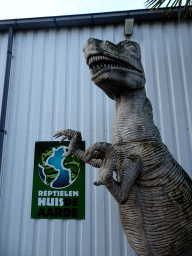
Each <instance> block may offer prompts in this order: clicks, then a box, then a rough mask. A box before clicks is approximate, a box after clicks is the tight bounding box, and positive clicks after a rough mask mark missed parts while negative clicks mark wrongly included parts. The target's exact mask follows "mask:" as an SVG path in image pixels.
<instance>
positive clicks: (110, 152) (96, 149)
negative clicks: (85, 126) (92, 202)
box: [85, 142, 117, 186]
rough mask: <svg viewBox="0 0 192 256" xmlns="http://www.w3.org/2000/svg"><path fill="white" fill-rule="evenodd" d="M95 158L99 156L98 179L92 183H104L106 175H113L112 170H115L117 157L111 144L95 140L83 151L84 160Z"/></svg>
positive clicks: (97, 184) (98, 184) (96, 184)
mask: <svg viewBox="0 0 192 256" xmlns="http://www.w3.org/2000/svg"><path fill="white" fill-rule="evenodd" d="M97 158H100V166H99V167H100V169H99V179H98V180H97V181H95V182H94V183H93V184H94V185H95V186H100V185H106V184H105V180H106V177H107V175H110V176H111V175H112V176H113V171H116V162H117V157H116V154H115V151H114V149H113V146H112V145H111V144H109V143H105V142H97V143H95V144H93V145H92V146H90V147H89V148H88V149H87V150H86V152H85V162H86V161H87V162H89V161H90V160H91V159H97Z"/></svg>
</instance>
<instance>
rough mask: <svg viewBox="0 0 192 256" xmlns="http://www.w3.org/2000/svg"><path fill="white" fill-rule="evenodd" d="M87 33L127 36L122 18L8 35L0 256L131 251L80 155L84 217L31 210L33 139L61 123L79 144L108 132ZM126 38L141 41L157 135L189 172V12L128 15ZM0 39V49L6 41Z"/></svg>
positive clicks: (121, 255)
mask: <svg viewBox="0 0 192 256" xmlns="http://www.w3.org/2000/svg"><path fill="white" fill-rule="evenodd" d="M0 37H1V38H2V37H3V35H0ZM89 37H95V38H98V39H104V40H109V41H112V42H114V43H117V42H119V41H121V40H124V39H126V37H125V36H124V26H123V24H120V25H115V26H113V25H108V26H95V27H84V28H63V29H58V30H56V29H50V30H34V31H33V30H28V31H17V32H16V34H15V35H14V44H13V60H12V67H11V78H10V90H9V102H8V110H7V121H6V130H7V131H8V133H7V135H6V136H5V142H4V150H3V162H2V172H1V212H0V255H2V256H8V255H14V256H16V255H22V256H32V255H34V256H49V255H50V256H52V255H56V256H59V255H62V256H63V255H66V256H96V255H97V256H104V255H105V256H108V255H110V256H111V255H113V256H125V255H129V256H130V255H135V253H134V251H133V250H132V249H131V247H130V246H129V244H128V243H127V241H126V239H125V237H124V234H123V231H122V228H121V223H120V219H119V214H118V205H117V203H116V202H115V201H114V199H113V198H112V197H111V196H110V195H109V193H108V191H107V190H106V189H105V187H103V186H100V187H95V186H93V184H92V183H93V181H95V180H96V179H97V177H98V176H97V175H98V171H97V170H95V169H94V168H92V167H90V166H89V165H87V166H86V217H85V220H34V219H30V211H31V195H32V180H33V161H34V147H35V141H50V140H53V137H52V136H53V134H54V133H55V132H56V131H58V130H60V129H64V128H71V129H74V130H80V131H81V132H82V137H83V139H84V140H85V141H86V148H87V147H88V146H90V145H91V144H93V143H95V142H98V141H107V142H111V140H112V126H113V118H114V102H113V101H112V100H110V99H108V98H107V96H105V95H104V93H103V92H102V91H101V90H100V89H98V88H97V87H96V86H95V85H94V84H93V83H92V82H91V76H90V73H89V70H88V67H87V65H86V64H85V59H84V56H83V52H82V47H83V45H84V44H85V42H86V40H87V39H88V38H89ZM131 39H132V40H135V41H137V42H138V43H139V44H140V46H141V50H142V62H143V66H144V69H145V72H146V78H147V84H146V88H147V94H148V97H149V99H150V100H151V102H152V105H153V110H154V120H155V123H156V125H157V126H158V127H159V129H160V132H161V135H162V138H163V141H164V142H165V143H166V144H167V146H168V148H169V149H170V151H171V152H172V154H173V155H174V157H175V158H176V159H177V160H178V162H179V163H180V164H181V165H182V166H183V167H184V169H185V170H186V171H187V172H188V174H189V175H190V176H192V168H191V166H192V163H191V161H192V101H191V98H192V72H191V70H192V45H191V42H192V22H188V23H186V22H183V23H180V24H177V22H175V23H174V22H171V21H168V22H166V23H161V22H153V23H149V22H145V23H142V24H135V26H134V34H133V36H132V37H131ZM3 40H4V41H2V42H1V44H2V46H1V48H0V53H1V56H5V54H6V48H7V45H6V43H7V39H3ZM2 49H4V51H5V53H4V51H2ZM4 63H5V61H4ZM0 65H2V64H1V63H0ZM1 72H2V71H1ZM0 77H1V76H0Z"/></svg>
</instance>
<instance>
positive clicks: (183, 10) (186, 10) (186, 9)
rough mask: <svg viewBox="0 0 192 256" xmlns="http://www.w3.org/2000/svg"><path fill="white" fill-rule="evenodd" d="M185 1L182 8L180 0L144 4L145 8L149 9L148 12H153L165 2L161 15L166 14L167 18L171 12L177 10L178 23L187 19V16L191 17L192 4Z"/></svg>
mask: <svg viewBox="0 0 192 256" xmlns="http://www.w3.org/2000/svg"><path fill="white" fill-rule="evenodd" d="M185 1H186V2H185V5H184V6H183V5H182V0H146V2H145V4H146V7H147V8H150V11H154V12H155V11H157V10H158V9H159V8H160V7H161V6H162V5H163V4H164V3H166V2H167V4H166V7H165V9H164V11H163V14H162V15H164V14H165V13H166V15H167V17H168V18H169V17H170V16H171V13H172V12H173V10H174V9H175V8H178V21H180V20H181V19H187V18H188V17H189V16H190V17H191V11H192V2H191V0H185Z"/></svg>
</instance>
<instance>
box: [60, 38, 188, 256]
mask: <svg viewBox="0 0 192 256" xmlns="http://www.w3.org/2000/svg"><path fill="white" fill-rule="evenodd" d="M83 51H84V53H85V58H86V62H87V64H88V66H89V68H90V69H91V73H92V80H93V82H94V83H95V84H96V85H97V86H98V87H99V88H101V89H102V90H103V91H104V92H105V93H106V94H107V95H108V96H109V97H110V98H111V99H113V100H115V104H116V113H115V120H114V126H113V131H114V132H113V142H112V144H107V143H102V142H100V143H96V144H94V145H92V146H90V147H89V148H88V149H87V150H86V152H83V151H82V150H80V149H79V148H78V147H79V143H80V141H81V134H80V132H75V131H73V130H69V129H66V130H62V131H59V132H57V133H56V134H55V137H59V136H61V135H64V136H63V137H62V139H61V140H63V139H69V140H71V142H70V145H69V149H68V153H67V155H66V157H67V156H69V155H71V154H72V153H73V154H75V155H76V156H78V157H80V158H81V159H82V160H84V161H85V162H86V163H89V164H91V165H92V166H94V167H98V168H100V170H99V180H98V181H96V182H95V183H94V184H95V185H101V184H103V185H105V186H106V187H107V189H108V190H109V192H110V193H111V194H112V195H113V197H114V198H115V200H116V201H117V202H118V203H119V212H120V218H121V224H122V227H123V230H124V233H125V235H126V237H127V240H128V242H129V243H130V245H131V246H132V248H133V249H134V250H135V251H136V253H137V254H138V255H140V256H144V255H145V256H191V255H192V181H191V179H190V178H189V176H188V175H187V173H186V172H185V171H184V170H183V168H182V167H181V166H180V165H179V164H178V163H177V162H176V160H175V159H174V158H173V156H172V155H171V153H170V152H169V150H168V148H167V147H166V145H164V144H163V142H162V140H161V136H160V133H159V131H158V129H157V127H156V126H155V125H154V122H153V114H152V107H151V103H150V101H149V99H148V98H147V97H146V92H145V87H144V85H145V75H144V71H143V67H142V64H141V61H140V59H141V56H140V47H139V45H138V44H137V43H135V42H132V41H128V40H125V41H122V42H120V43H118V44H116V45H115V44H112V43H110V42H108V41H101V40H97V39H93V38H90V39H89V40H88V41H87V43H86V45H85V46H84V48H83ZM113 172H116V174H117V180H115V179H114V178H113Z"/></svg>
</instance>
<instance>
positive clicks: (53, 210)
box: [31, 141, 85, 219]
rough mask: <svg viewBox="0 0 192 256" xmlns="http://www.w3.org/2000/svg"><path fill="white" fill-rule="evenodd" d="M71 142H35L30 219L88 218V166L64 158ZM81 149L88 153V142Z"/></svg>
mask: <svg viewBox="0 0 192 256" xmlns="http://www.w3.org/2000/svg"><path fill="white" fill-rule="evenodd" d="M68 145H69V142H68V141H64V142H61V143H59V142H58V141H57V142H52V141H51V142H36V143H35V161H34V173H33V192H32V205H31V218H35V219H84V218H85V163H84V162H83V161H81V160H80V159H79V158H78V157H76V156H75V155H73V154H72V155H71V157H68V158H64V157H63V154H65V153H67V151H68ZM80 149H82V150H85V142H82V143H81V146H80Z"/></svg>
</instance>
